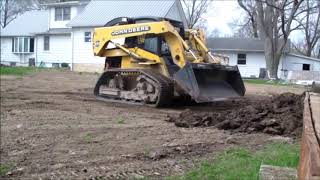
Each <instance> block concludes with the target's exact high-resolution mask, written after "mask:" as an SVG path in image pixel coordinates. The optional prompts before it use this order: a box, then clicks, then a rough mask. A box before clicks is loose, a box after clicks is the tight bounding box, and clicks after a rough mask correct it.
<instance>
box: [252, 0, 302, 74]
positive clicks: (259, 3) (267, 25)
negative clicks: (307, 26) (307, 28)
mask: <svg viewBox="0 0 320 180" xmlns="http://www.w3.org/2000/svg"><path fill="white" fill-rule="evenodd" d="M302 2H303V0H282V1H277V0H256V7H257V22H258V30H259V33H260V37H261V38H262V39H263V40H264V52H265V58H266V65H267V72H268V73H267V74H268V78H270V79H278V75H277V72H278V66H279V61H280V58H281V56H282V54H283V50H284V48H285V46H286V43H287V41H288V37H289V35H290V33H291V32H292V31H293V30H296V29H297V28H298V27H299V26H300V25H297V26H295V27H292V26H293V24H292V22H293V20H294V19H295V18H296V17H297V16H298V15H299V14H300V13H302V12H303V11H300V10H299V7H300V5H301V3H302Z"/></svg>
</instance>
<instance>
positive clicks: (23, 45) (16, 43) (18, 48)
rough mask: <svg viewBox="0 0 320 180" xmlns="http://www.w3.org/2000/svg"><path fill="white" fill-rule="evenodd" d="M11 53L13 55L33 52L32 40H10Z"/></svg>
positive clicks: (18, 38)
mask: <svg viewBox="0 0 320 180" xmlns="http://www.w3.org/2000/svg"><path fill="white" fill-rule="evenodd" d="M12 52H14V53H32V52H34V38H31V37H15V38H12Z"/></svg>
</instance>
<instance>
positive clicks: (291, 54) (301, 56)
mask: <svg viewBox="0 0 320 180" xmlns="http://www.w3.org/2000/svg"><path fill="white" fill-rule="evenodd" d="M288 56H295V57H298V58H303V59H307V60H313V61H320V59H318V58H315V57H308V56H304V55H300V54H294V53H288Z"/></svg>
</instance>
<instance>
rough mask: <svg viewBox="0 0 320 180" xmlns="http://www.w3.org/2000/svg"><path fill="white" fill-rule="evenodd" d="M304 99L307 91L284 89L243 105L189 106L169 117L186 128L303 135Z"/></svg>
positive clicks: (177, 124) (169, 119) (170, 120)
mask: <svg viewBox="0 0 320 180" xmlns="http://www.w3.org/2000/svg"><path fill="white" fill-rule="evenodd" d="M303 99H304V94H302V95H296V94H293V93H284V94H280V95H275V96H273V97H270V98H268V99H263V100H257V101H254V102H252V103H249V104H245V103H244V104H243V107H240V108H239V109H232V110H225V111H214V110H213V111H208V112H196V111H192V110H189V109H187V110H185V111H183V112H182V113H180V114H179V116H178V117H177V116H171V115H168V119H167V121H169V122H174V123H175V125H176V126H178V127H186V128H189V127H207V126H215V127H217V128H218V129H224V130H232V131H234V132H247V133H252V132H263V133H267V134H275V135H283V136H300V135H301V132H302V114H303ZM239 106H242V105H241V104H239Z"/></svg>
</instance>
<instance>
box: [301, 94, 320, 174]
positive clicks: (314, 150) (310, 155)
mask: <svg viewBox="0 0 320 180" xmlns="http://www.w3.org/2000/svg"><path fill="white" fill-rule="evenodd" d="M298 178H299V180H320V94H317V93H306V97H305V100H304V113H303V134H302V139H301V151H300V162H299V167H298Z"/></svg>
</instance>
